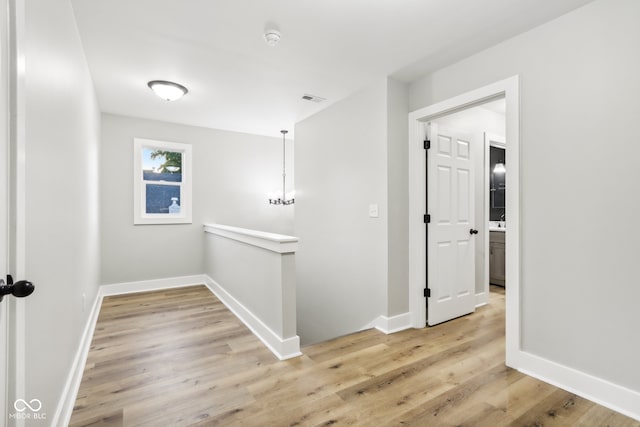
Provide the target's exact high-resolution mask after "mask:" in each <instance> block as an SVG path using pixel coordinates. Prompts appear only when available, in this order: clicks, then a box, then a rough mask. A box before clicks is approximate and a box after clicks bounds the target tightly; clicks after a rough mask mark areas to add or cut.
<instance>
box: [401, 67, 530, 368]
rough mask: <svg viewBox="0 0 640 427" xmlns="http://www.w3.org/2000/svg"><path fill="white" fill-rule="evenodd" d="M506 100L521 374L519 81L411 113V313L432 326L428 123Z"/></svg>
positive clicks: (509, 303) (511, 358)
mask: <svg viewBox="0 0 640 427" xmlns="http://www.w3.org/2000/svg"><path fill="white" fill-rule="evenodd" d="M497 98H504V99H505V103H506V116H505V122H506V126H505V133H506V135H505V137H506V140H507V141H509V150H507V155H506V163H507V164H509V185H508V186H507V191H506V209H507V211H508V212H509V233H507V235H506V281H507V282H508V284H509V285H508V287H507V289H506V304H505V310H506V325H505V326H506V363H507V365H508V366H511V367H514V368H517V367H518V364H519V363H518V360H517V358H518V357H519V354H520V302H519V301H520V196H519V193H520V191H519V189H520V172H519V167H520V163H519V159H520V124H519V123H520V96H519V78H518V76H513V77H509V78H507V79H504V80H500V81H498V82H495V83H492V84H490V85H487V86H483V87H481V88H478V89H475V90H472V91H470V92H466V93H463V94H461V95H458V96H456V97H453V98H450V99H447V100H445V101H441V102H438V103H435V104H433V105H430V106H428V107H425V108H421V109H419V110H416V111H413V112H411V113H409V141H408V143H409V149H408V153H409V159H408V162H409V218H410V220H409V309H410V314H411V322H412V326H413V327H415V328H424V327H425V325H426V303H425V297H424V293H423V292H424V288H425V285H426V233H425V227H426V224H425V223H424V221H422V218H423V215H424V214H426V213H427V212H425V206H426V185H425V180H424V176H425V174H426V159H425V157H426V156H425V155H424V147H423V141H424V139H425V137H426V135H425V123H426V122H428V121H429V120H433V119H436V118H438V117H441V116H444V115H447V114H451V113H454V112H457V111H460V110H464V109H467V108H470V107H473V106H476V105H479V104H482V103H485V102H487V101H490V100H493V99H497Z"/></svg>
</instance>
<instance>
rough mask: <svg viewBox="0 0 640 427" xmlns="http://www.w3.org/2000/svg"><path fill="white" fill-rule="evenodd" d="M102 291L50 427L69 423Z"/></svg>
mask: <svg viewBox="0 0 640 427" xmlns="http://www.w3.org/2000/svg"><path fill="white" fill-rule="evenodd" d="M102 299H103V294H102V289H101V288H99V289H98V292H97V294H96V299H95V300H94V301H93V306H92V307H91V312H90V313H89V318H88V319H87V324H86V325H85V327H84V331H83V332H82V336H81V337H80V344H79V345H78V350H77V351H76V355H75V357H74V358H73V364H72V365H71V370H70V371H69V375H68V376H67V380H66V381H65V384H64V389H63V390H62V397H61V399H60V401H59V403H58V407H57V408H56V412H55V414H54V416H53V419H52V420H51V425H52V426H67V425H69V421H71V415H72V413H73V406H74V405H75V402H76V398H77V397H78V391H79V390H80V383H81V382H82V375H83V374H84V368H85V365H86V363H87V356H88V355H89V349H90V348H91V341H92V340H93V333H94V331H95V329H96V323H97V321H98V314H99V313H100V307H101V306H102Z"/></svg>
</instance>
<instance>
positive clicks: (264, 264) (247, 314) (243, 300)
mask: <svg viewBox="0 0 640 427" xmlns="http://www.w3.org/2000/svg"><path fill="white" fill-rule="evenodd" d="M204 231H205V245H204V247H205V271H206V275H207V281H208V283H207V285H208V286H209V288H210V289H211V290H212V291H213V293H214V294H215V295H216V296H217V297H218V299H219V300H220V301H222V303H224V305H226V306H227V308H229V309H230V310H231V311H232V312H233V313H234V314H235V315H236V316H237V317H238V318H239V319H240V320H241V321H242V322H243V323H244V324H245V325H246V326H247V327H248V328H249V329H250V330H251V331H252V332H253V333H254V335H256V336H257V337H258V338H259V339H260V340H261V341H262V342H263V343H264V344H265V345H266V346H267V347H268V348H269V349H270V350H271V351H272V352H273V353H274V354H275V355H276V356H277V357H278V358H279V359H281V360H284V359H289V358H292V357H296V356H299V355H301V353H300V338H299V337H298V335H297V325H296V281H295V269H296V268H295V251H296V250H297V249H298V238H297V237H294V236H285V235H282V234H275V233H268V232H264V231H257V230H249V229H245V228H239V227H232V226H229V225H221V224H204Z"/></svg>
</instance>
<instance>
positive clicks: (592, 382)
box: [518, 351, 640, 421]
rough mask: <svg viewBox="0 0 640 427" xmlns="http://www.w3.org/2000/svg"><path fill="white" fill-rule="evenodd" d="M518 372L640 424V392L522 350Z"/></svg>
mask: <svg viewBox="0 0 640 427" xmlns="http://www.w3.org/2000/svg"><path fill="white" fill-rule="evenodd" d="M518 371H520V372H522V373H523V374H526V375H529V376H532V377H535V378H538V379H539V380H541V381H544V382H546V383H549V384H552V385H554V386H556V387H560V388H562V389H564V390H567V391H569V392H571V393H575V394H577V395H579V396H581V397H583V398H585V399H589V400H591V401H593V402H595V403H597V404H599V405H602V406H605V407H607V408H609V409H613V410H614V411H617V412H620V413H621V414H624V415H626V416H628V417H631V418H634V419H636V420H638V421H640V393H638V392H637V391H634V390H630V389H628V388H625V387H622V386H620V385H617V384H614V383H612V382H609V381H606V380H603V379H601V378H598V377H595V376H593V375H590V374H587V373H585V372H581V371H578V370H576V369H573V368H570V367H568V366H564V365H561V364H559V363H556V362H553V361H551V360H548V359H545V358H542V357H539V356H536V355H534V354H531V353H528V352H525V351H521V352H520V355H519V367H518Z"/></svg>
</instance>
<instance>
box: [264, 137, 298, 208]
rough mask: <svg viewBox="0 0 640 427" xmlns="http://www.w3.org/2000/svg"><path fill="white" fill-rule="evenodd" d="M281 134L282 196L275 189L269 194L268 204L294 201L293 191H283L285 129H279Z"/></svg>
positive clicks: (285, 175) (282, 203) (290, 203)
mask: <svg viewBox="0 0 640 427" xmlns="http://www.w3.org/2000/svg"><path fill="white" fill-rule="evenodd" d="M280 133H281V134H282V197H280V194H278V192H277V191H273V192H271V193H270V194H269V204H271V205H292V204H294V203H295V191H291V192H289V193H286V192H285V191H286V190H285V182H286V178H287V173H286V169H285V163H284V161H285V158H286V157H285V150H284V149H285V145H284V144H285V141H284V136H285V135H286V134H287V133H289V131H287V130H281V131H280Z"/></svg>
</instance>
